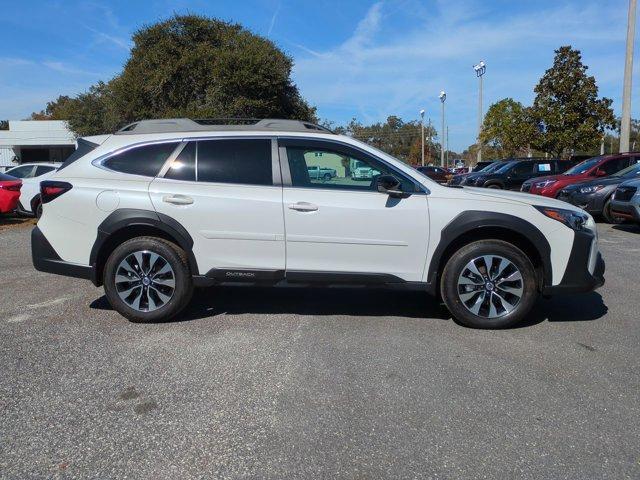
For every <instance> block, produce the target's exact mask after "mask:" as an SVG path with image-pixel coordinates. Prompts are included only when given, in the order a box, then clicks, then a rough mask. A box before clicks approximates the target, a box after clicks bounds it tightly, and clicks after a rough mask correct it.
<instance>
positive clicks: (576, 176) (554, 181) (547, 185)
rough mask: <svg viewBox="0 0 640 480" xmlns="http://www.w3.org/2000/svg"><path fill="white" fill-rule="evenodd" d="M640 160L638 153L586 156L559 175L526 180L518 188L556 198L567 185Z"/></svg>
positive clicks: (607, 172) (604, 175)
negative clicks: (583, 159)
mask: <svg viewBox="0 0 640 480" xmlns="http://www.w3.org/2000/svg"><path fill="white" fill-rule="evenodd" d="M638 162H640V153H621V154H614V155H602V156H599V157H592V158H588V159H587V160H585V161H583V162H581V163H579V164H578V165H576V166H575V167H572V168H570V169H569V170H567V171H566V172H564V173H562V174H560V175H549V176H546V177H536V178H532V179H531V180H527V181H526V182H524V183H523V184H522V187H521V188H520V190H521V191H523V192H529V193H535V194H537V195H544V196H545V197H552V198H556V197H557V195H558V193H560V190H562V189H563V188H564V187H566V186H567V185H572V184H574V183H579V182H584V181H587V180H593V179H594V178H597V177H606V176H609V175H613V174H614V173H616V172H619V171H620V170H622V169H623V168H627V167H628V166H629V165H632V164H635V163H638Z"/></svg>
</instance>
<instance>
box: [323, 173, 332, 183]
mask: <svg viewBox="0 0 640 480" xmlns="http://www.w3.org/2000/svg"><path fill="white" fill-rule="evenodd" d="M322 178H324V181H325V182H328V181H330V180H331V174H330V173H325V174H324V176H323V177H322Z"/></svg>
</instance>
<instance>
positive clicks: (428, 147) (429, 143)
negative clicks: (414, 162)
mask: <svg viewBox="0 0 640 480" xmlns="http://www.w3.org/2000/svg"><path fill="white" fill-rule="evenodd" d="M427 125H428V127H427V130H428V133H429V141H428V142H427V149H428V150H427V153H428V157H429V162H431V118H429V122H428V123H427Z"/></svg>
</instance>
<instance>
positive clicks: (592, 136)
mask: <svg viewBox="0 0 640 480" xmlns="http://www.w3.org/2000/svg"><path fill="white" fill-rule="evenodd" d="M587 69H588V67H587V66H586V65H584V64H583V63H582V57H581V54H580V51H579V50H574V49H572V48H571V47H570V46H564V47H560V48H559V49H558V50H556V51H555V58H554V61H553V66H552V67H551V68H550V69H548V70H547V71H546V72H545V74H544V75H543V76H542V78H541V79H540V82H539V83H538V85H537V86H536V87H535V89H534V92H535V93H536V97H535V100H534V102H533V106H532V108H531V113H532V116H533V120H534V121H535V122H536V123H537V125H538V127H539V130H540V135H538V136H537V137H536V138H537V141H536V145H535V146H536V148H537V149H539V150H541V151H544V152H549V153H552V154H554V155H557V156H562V157H566V156H568V155H570V154H571V151H572V150H576V151H591V150H594V149H595V148H597V146H598V145H599V144H600V141H601V138H602V135H603V134H604V132H605V130H606V129H607V128H612V127H614V125H615V119H614V115H613V110H612V109H611V104H612V100H611V99H609V98H599V97H598V87H597V85H596V80H595V78H594V77H593V76H590V75H587Z"/></svg>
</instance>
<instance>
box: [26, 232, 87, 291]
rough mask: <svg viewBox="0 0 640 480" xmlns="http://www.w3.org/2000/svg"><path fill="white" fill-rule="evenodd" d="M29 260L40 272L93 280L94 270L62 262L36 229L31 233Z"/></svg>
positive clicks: (85, 266)
mask: <svg viewBox="0 0 640 480" xmlns="http://www.w3.org/2000/svg"><path fill="white" fill-rule="evenodd" d="M31 259H32V261H33V266H34V267H35V269H36V270H38V271H40V272H47V273H54V274H56V275H64V276H66V277H75V278H84V279H86V280H92V281H93V279H94V273H93V270H94V269H93V268H92V267H91V266H89V265H80V264H77V263H71V262H65V261H64V260H62V259H61V258H60V255H58V254H57V252H56V251H55V250H54V249H53V247H52V246H51V244H50V243H49V242H48V241H47V239H46V238H45V236H44V235H43V233H42V232H41V231H40V229H39V228H38V227H35V228H34V229H33V230H32V231H31Z"/></svg>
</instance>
